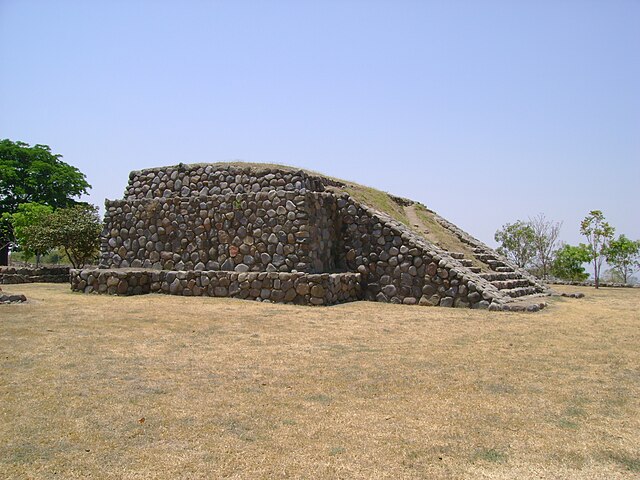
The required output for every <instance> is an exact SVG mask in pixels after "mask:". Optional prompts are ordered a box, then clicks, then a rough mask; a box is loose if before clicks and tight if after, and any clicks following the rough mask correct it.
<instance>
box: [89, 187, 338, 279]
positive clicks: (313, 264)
mask: <svg viewBox="0 0 640 480" xmlns="http://www.w3.org/2000/svg"><path fill="white" fill-rule="evenodd" d="M106 207H107V212H106V214H105V230H104V232H103V237H102V245H101V249H102V260H101V266H103V267H106V268H127V267H143V268H154V269H163V270H226V271H230V270H235V271H238V272H245V271H258V272H262V271H281V272H289V271H294V270H295V271H301V272H313V273H315V272H331V271H334V270H335V269H336V261H335V255H334V252H335V251H337V250H338V249H339V248H338V246H337V242H338V237H339V232H338V231H337V229H336V225H335V222H334V221H333V219H334V218H335V202H333V201H332V198H331V197H329V196H327V194H318V193H313V192H306V193H302V192H300V191H292V192H289V191H284V190H271V191H269V192H257V193H251V194H229V193H228V194H226V195H213V196H206V197H163V198H158V199H142V200H118V201H110V202H107V204H106Z"/></svg>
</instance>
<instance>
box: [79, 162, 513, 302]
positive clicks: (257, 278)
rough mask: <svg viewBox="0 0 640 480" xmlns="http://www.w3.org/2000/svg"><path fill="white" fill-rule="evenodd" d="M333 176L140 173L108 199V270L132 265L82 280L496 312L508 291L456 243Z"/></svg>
mask: <svg viewBox="0 0 640 480" xmlns="http://www.w3.org/2000/svg"><path fill="white" fill-rule="evenodd" d="M327 185H343V184H341V183H340V182H337V181H334V180H332V179H328V178H325V177H319V176H314V175H310V174H308V173H306V172H302V171H293V170H291V171H290V170H286V169H280V168H275V167H274V168H272V167H265V168H261V167H255V166H251V167H249V166H247V167H238V166H233V165H227V166H219V165H178V166H175V167H164V168H157V169H151V170H144V171H139V172H132V173H131V175H130V181H129V185H128V187H127V190H126V192H125V199H124V200H119V201H108V202H107V204H106V206H107V212H106V215H105V230H104V233H103V239H102V261H101V268H109V269H112V268H120V269H124V270H98V271H95V272H92V271H88V273H87V271H78V272H75V273H72V288H73V289H74V290H79V291H85V292H98V293H116V294H124V295H128V294H137V293H148V292H162V293H170V294H178V295H211V296H236V297H239V298H253V299H257V300H270V301H284V302H295V303H309V304H330V303H335V302H338V301H350V300H356V299H361V298H364V299H367V300H374V301H381V302H393V303H404V304H409V305H412V304H420V305H439V306H445V307H452V306H453V307H461V308H464V307H470V308H490V309H496V310H499V309H502V306H503V303H504V302H505V301H508V299H506V298H505V297H504V295H503V294H501V293H500V292H499V290H498V288H496V287H495V286H494V285H492V284H491V283H490V282H489V281H488V280H485V279H484V278H482V277H480V276H479V275H478V274H475V273H473V272H471V270H470V269H469V268H467V267H466V266H464V265H463V264H462V263H461V262H460V261H459V260H457V259H454V258H453V257H452V256H451V255H449V254H448V252H446V251H444V250H442V249H440V248H439V247H437V246H435V245H433V244H431V243H430V242H428V241H427V240H426V239H424V238H422V237H420V236H418V235H416V234H415V233H414V232H412V231H411V230H409V229H408V228H407V227H406V226H405V225H403V224H402V223H399V222H397V221H395V220H393V219H392V218H390V217H388V216H387V215H385V214H383V213H381V212H378V211H376V210H373V209H371V208H369V207H367V206H365V205H362V204H360V203H359V202H357V201H356V200H354V199H353V198H352V197H350V196H349V195H347V194H343V195H340V196H337V195H336V194H334V193H330V192H325V191H324V189H325V186H327ZM129 267H136V268H140V267H142V268H145V269H152V270H131V269H130V268H129ZM345 271H346V272H353V273H351V274H339V275H337V276H335V275H333V276H332V275H329V274H328V273H326V272H345ZM316 273H322V275H308V274H316ZM247 275H249V276H247ZM353 275H357V276H353ZM356 279H357V281H356ZM327 282H328V283H327ZM360 282H361V285H360ZM356 284H358V285H357V287H356ZM298 285H299V286H300V287H299V288H298ZM305 285H306V287H305ZM314 287H315V288H314ZM307 289H308V291H307ZM336 289H337V290H336Z"/></svg>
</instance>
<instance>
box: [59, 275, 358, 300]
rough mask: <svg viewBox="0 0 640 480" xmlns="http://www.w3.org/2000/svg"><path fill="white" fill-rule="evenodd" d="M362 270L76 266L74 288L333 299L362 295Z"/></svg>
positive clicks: (117, 292)
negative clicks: (257, 270)
mask: <svg viewBox="0 0 640 480" xmlns="http://www.w3.org/2000/svg"><path fill="white" fill-rule="evenodd" d="M360 281H361V276H360V274H357V273H333V274H329V273H323V274H307V273H301V272H298V273H282V272H272V273H267V272H244V273H238V272H225V271H195V270H192V271H164V270H149V269H146V270H143V269H137V270H136V269H117V270H109V269H92V270H87V269H85V270H71V289H72V290H74V291H79V292H84V293H106V294H111V295H142V294H146V293H165V294H169V295H183V296H209V297H233V298H241V299H249V300H259V301H272V302H279V303H295V304H299V305H333V304H336V303H343V302H349V301H354V300H358V299H359V298H360Z"/></svg>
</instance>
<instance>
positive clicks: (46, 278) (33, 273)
mask: <svg viewBox="0 0 640 480" xmlns="http://www.w3.org/2000/svg"><path fill="white" fill-rule="evenodd" d="M68 281H69V267H38V268H35V267H0V284H3V285H8V284H15V283H67V282H68Z"/></svg>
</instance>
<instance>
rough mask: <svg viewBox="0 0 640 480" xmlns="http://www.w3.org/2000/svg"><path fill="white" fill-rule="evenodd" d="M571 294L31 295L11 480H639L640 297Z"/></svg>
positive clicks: (11, 309)
mask: <svg viewBox="0 0 640 480" xmlns="http://www.w3.org/2000/svg"><path fill="white" fill-rule="evenodd" d="M558 290H560V288H558ZM561 290H562V291H567V292H587V294H588V295H587V296H586V297H585V298H583V299H579V300H576V299H571V298H563V297H553V298H551V299H550V300H549V302H550V306H549V307H548V308H547V309H545V310H544V311H542V312H539V313H537V314H534V315H522V314H517V313H509V312H495V313H494V312H487V311H475V310H468V309H467V310H465V309H463V310H458V309H444V308H425V307H411V306H401V305H390V304H380V303H368V302H357V303H351V304H345V305H340V306H335V307H328V308H322V309H313V308H308V307H297V306H289V305H272V304H264V303H258V302H248V301H241V300H232V299H216V298H189V297H184V298H183V297H171V296H161V295H146V296H139V297H111V296H95V295H82V294H74V293H71V292H70V291H69V290H68V287H66V286H63V285H51V284H31V285H24V286H23V287H22V291H24V293H25V294H26V295H27V297H29V298H30V299H31V298H33V299H34V300H36V301H37V302H33V303H32V302H29V303H27V304H23V305H5V306H3V307H2V309H0V362H1V363H0V415H1V418H2V422H0V477H2V478H49V477H51V478H54V477H56V478H89V477H93V478H220V477H231V478H273V477H277V478H287V477H292V478H603V479H604V478H607V479H609V478H634V477H636V478H637V476H638V475H639V465H640V463H639V461H640V447H638V445H640V416H639V415H638V412H639V411H640V408H639V407H640V400H639V399H640V372H639V370H638V365H640V334H639V333H638V332H639V331H640V330H639V329H638V326H639V323H640V314H639V313H638V312H640V291H637V290H632V289H600V290H598V291H596V290H595V289H586V288H579V287H563V288H562V289H561ZM141 419H144V420H143V421H141Z"/></svg>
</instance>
